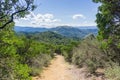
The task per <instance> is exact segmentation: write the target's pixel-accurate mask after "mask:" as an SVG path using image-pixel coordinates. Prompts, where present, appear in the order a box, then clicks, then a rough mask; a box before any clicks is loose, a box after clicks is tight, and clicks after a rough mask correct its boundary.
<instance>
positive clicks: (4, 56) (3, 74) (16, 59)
mask: <svg viewBox="0 0 120 80" xmlns="http://www.w3.org/2000/svg"><path fill="white" fill-rule="evenodd" d="M13 26H14V23H12V24H10V25H8V27H6V28H4V29H2V30H1V31H0V36H1V37H0V49H1V50H0V80H16V79H20V80H31V75H36V74H38V70H40V69H41V68H42V67H43V66H47V65H48V64H49V61H50V60H51V58H52V57H53V54H52V53H53V52H54V50H53V49H54V48H53V46H52V45H49V44H45V43H41V42H38V41H34V40H31V39H27V38H26V37H25V36H16V35H15V33H14V31H13Z"/></svg>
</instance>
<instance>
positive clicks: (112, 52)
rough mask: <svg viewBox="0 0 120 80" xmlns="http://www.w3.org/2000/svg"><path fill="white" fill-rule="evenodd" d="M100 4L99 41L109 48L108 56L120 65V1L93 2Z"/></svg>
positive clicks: (101, 0) (98, 16) (98, 14)
mask: <svg viewBox="0 0 120 80" xmlns="http://www.w3.org/2000/svg"><path fill="white" fill-rule="evenodd" d="M93 1H94V2H97V3H98V2H100V3H101V5H100V6H99V8H98V13H97V15H96V17H97V19H96V22H97V26H98V28H99V34H98V39H99V40H101V41H103V42H104V43H105V44H106V45H107V46H106V47H107V49H108V51H107V54H108V55H109V56H111V59H112V60H113V61H115V62H116V61H117V62H119V64H120V59H119V57H120V0H93Z"/></svg>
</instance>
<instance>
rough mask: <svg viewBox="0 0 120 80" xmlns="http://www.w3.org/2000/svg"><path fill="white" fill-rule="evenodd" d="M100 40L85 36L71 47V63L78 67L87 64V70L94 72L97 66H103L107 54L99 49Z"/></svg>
mask: <svg viewBox="0 0 120 80" xmlns="http://www.w3.org/2000/svg"><path fill="white" fill-rule="evenodd" d="M99 46H100V42H99V41H97V40H96V39H94V38H93V39H92V40H90V38H86V39H84V40H83V41H81V43H80V44H79V45H78V46H77V47H76V48H74V49H73V56H72V63H74V64H76V65H78V66H79V67H83V66H87V67H88V71H89V72H91V73H94V72H95V71H96V70H97V69H98V68H100V67H105V66H106V65H107V63H106V61H108V62H109V59H107V56H106V55H105V54H104V53H103V51H102V50H101V49H100V47H99Z"/></svg>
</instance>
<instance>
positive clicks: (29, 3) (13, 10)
mask: <svg viewBox="0 0 120 80" xmlns="http://www.w3.org/2000/svg"><path fill="white" fill-rule="evenodd" d="M33 3H34V0H0V29H3V28H5V27H8V26H7V25H8V24H10V23H12V22H14V21H13V19H14V16H15V17H16V18H21V17H25V15H26V14H29V13H30V11H33V10H34V9H35V8H36V7H35V5H33ZM8 5H9V6H8Z"/></svg>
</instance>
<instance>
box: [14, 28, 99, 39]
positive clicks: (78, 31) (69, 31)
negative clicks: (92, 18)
mask: <svg viewBox="0 0 120 80" xmlns="http://www.w3.org/2000/svg"><path fill="white" fill-rule="evenodd" d="M14 30H15V31H16V32H26V33H36V32H46V31H51V32H54V33H57V34H61V35H62V36H65V37H70V38H83V37H85V36H86V35H88V34H94V35H96V34H97V32H98V30H97V28H96V27H94V26H93V27H71V26H58V27H55V28H49V29H48V28H32V27H19V26H16V27H15V28H14Z"/></svg>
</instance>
